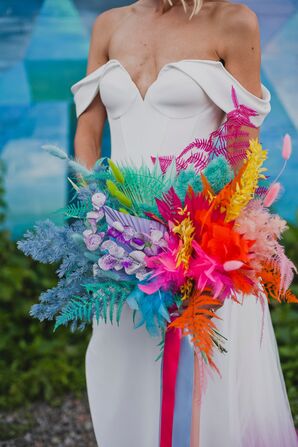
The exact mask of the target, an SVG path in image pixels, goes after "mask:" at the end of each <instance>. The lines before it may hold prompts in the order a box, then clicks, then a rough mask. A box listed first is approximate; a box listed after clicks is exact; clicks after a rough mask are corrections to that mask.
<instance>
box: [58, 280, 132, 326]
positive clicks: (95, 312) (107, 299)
mask: <svg viewBox="0 0 298 447" xmlns="http://www.w3.org/2000/svg"><path fill="white" fill-rule="evenodd" d="M84 287H85V289H86V292H87V295H86V296H84V297H82V296H75V297H73V298H72V299H71V300H70V301H69V302H68V303H67V305H66V306H65V307H64V308H63V309H62V311H61V313H60V314H59V315H58V317H57V318H56V324H55V327H54V331H55V330H56V329H57V328H58V327H59V326H62V325H63V326H65V325H67V324H68V323H70V322H73V321H84V322H88V323H91V322H92V320H93V318H96V320H97V322H99V320H100V319H103V320H104V322H105V323H107V321H108V319H109V320H110V322H111V323H113V322H114V320H116V323H117V324H119V322H120V318H121V313H122V309H123V305H124V303H125V301H126V299H127V296H128V295H129V293H130V292H131V290H132V288H133V285H131V284H127V283H125V282H123V281H121V282H110V283H108V282H107V281H103V282H101V283H92V284H85V285H84Z"/></svg>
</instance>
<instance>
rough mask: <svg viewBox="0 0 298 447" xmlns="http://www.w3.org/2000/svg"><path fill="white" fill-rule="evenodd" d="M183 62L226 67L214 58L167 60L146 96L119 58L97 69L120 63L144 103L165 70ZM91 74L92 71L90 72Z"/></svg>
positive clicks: (110, 60)
mask: <svg viewBox="0 0 298 447" xmlns="http://www.w3.org/2000/svg"><path fill="white" fill-rule="evenodd" d="M183 62H198V63H210V64H220V65H221V66H222V67H223V68H224V65H223V63H222V62H221V61H220V60H213V59H179V60H177V61H172V62H167V63H166V64H164V65H163V66H162V67H161V68H160V70H159V71H158V73H157V76H156V78H155V79H154V81H153V82H151V84H150V85H149V87H148V88H147V90H146V92H145V95H144V96H143V95H142V94H141V91H140V89H139V87H138V86H137V84H136V83H135V81H134V80H133V78H132V76H131V74H130V73H129V71H128V70H127V68H125V67H124V65H123V64H122V63H121V62H120V61H119V59H116V58H112V59H109V60H108V61H107V62H106V63H105V64H103V65H101V66H100V67H98V69H97V70H99V69H101V68H105V67H106V66H108V65H110V64H113V63H114V64H116V65H118V66H119V67H120V68H121V69H122V70H123V71H124V72H125V73H126V75H127V76H128V78H129V80H130V82H131V84H132V85H133V87H134V88H135V90H136V91H137V93H138V96H139V98H140V100H141V101H142V102H143V103H145V102H146V100H147V96H148V94H149V93H150V90H151V89H152V88H153V86H154V85H155V84H156V83H157V82H158V80H159V78H160V76H161V74H162V72H163V71H164V70H166V69H167V68H168V67H170V66H171V65H177V64H180V63H183ZM97 70H95V71H97ZM90 74H91V73H90Z"/></svg>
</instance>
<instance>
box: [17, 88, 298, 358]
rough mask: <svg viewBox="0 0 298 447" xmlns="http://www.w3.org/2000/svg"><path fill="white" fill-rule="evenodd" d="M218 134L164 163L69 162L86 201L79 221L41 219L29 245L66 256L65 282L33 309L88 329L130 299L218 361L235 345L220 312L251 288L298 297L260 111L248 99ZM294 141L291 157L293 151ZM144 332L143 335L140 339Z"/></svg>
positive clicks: (161, 330) (150, 322) (42, 257)
mask: <svg viewBox="0 0 298 447" xmlns="http://www.w3.org/2000/svg"><path fill="white" fill-rule="evenodd" d="M232 98H233V101H234V110H233V111H231V112H230V113H228V114H227V116H226V119H225V121H224V122H223V124H222V125H221V126H220V128H219V129H217V130H216V131H215V132H213V133H212V134H210V136H209V138H208V139H196V140H195V141H193V142H191V144H190V145H189V146H187V147H186V148H185V149H183V151H182V152H181V153H180V154H179V155H178V156H167V157H152V166H151V167H149V166H147V165H145V164H142V165H141V166H140V167H139V166H134V165H132V164H126V163H122V164H120V163H114V162H113V161H112V160H109V159H100V160H98V161H97V162H96V164H95V165H94V168H93V170H92V171H89V170H87V169H86V168H84V166H82V165H80V164H79V163H77V162H75V161H73V160H70V159H68V157H67V155H66V154H65V153H64V152H63V151H62V150H61V149H59V148H57V147H55V146H54V147H53V146H47V147H45V149H47V150H48V151H49V152H50V153H52V154H54V155H56V156H58V157H60V158H62V159H67V160H68V162H69V166H70V168H71V169H72V170H73V171H74V172H75V176H74V177H73V178H70V179H69V180H70V182H71V185H72V187H73V189H74V193H75V194H74V199H75V200H76V203H70V205H69V206H67V207H66V208H65V209H63V210H61V212H63V214H64V216H65V217H66V219H71V223H69V224H66V225H64V226H62V227H61V226H60V227H59V226H56V225H55V224H54V223H53V222H51V221H50V220H47V221H45V222H40V223H38V224H37V225H36V227H35V230H34V231H33V232H31V231H29V232H27V233H26V234H25V236H24V239H23V240H22V241H19V242H18V246H19V248H20V249H21V250H22V251H23V252H24V253H25V254H27V255H31V256H32V257H33V258H34V259H37V260H39V261H41V262H45V263H52V262H60V266H59V268H58V270H57V274H58V277H59V282H58V285H57V286H56V287H55V288H53V289H50V290H48V291H46V292H44V293H42V295H41V297H40V303H39V304H35V305H34V306H33V307H32V309H31V315H32V316H34V317H37V318H39V319H40V320H41V321H42V320H45V319H49V320H53V319H55V329H56V328H58V327H59V326H60V325H67V324H68V323H71V328H72V330H75V329H76V328H79V329H83V328H84V327H85V325H86V324H87V323H90V322H92V321H93V320H94V319H95V320H96V321H97V322H99V321H100V320H103V321H105V322H107V320H108V319H109V320H110V321H111V322H114V321H116V322H117V323H118V324H121V311H122V309H123V306H124V305H125V304H126V305H128V306H129V307H130V308H131V309H132V317H133V318H134V322H135V325H136V327H138V326H141V325H146V328H147V330H148V331H149V333H150V334H151V335H162V336H164V334H165V332H166V330H167V329H168V328H169V327H175V328H178V329H179V330H180V331H181V334H182V335H189V336H190V339H191V341H192V343H193V345H194V347H195V349H196V350H197V351H199V352H201V354H202V355H203V357H204V359H205V360H206V361H207V362H208V363H209V364H211V365H212V366H215V365H214V363H213V360H212V354H213V349H214V348H215V347H217V348H218V349H220V350H222V351H224V350H225V349H224V337H222V335H221V334H219V333H218V331H217V329H216V319H217V318H218V316H217V315H216V309H217V308H218V307H220V306H222V305H223V303H224V302H225V300H227V299H232V300H235V301H238V302H240V301H241V300H242V299H250V297H249V296H250V295H253V296H255V297H257V298H258V299H259V300H260V301H261V302H264V299H276V300H278V301H281V300H284V301H287V302H297V298H296V297H295V296H294V295H293V294H292V293H291V291H290V290H289V286H290V283H291V281H292V279H293V272H294V271H296V268H295V266H294V264H293V263H292V262H291V261H290V260H289V259H288V258H287V256H286V254H285V251H284V248H283V246H282V245H281V244H280V243H279V239H280V237H281V235H282V233H283V231H284V230H285V229H286V228H287V225H286V222H285V221H284V220H283V219H282V218H281V217H280V216H279V215H277V214H272V213H270V211H269V207H270V206H271V205H272V203H273V202H274V201H275V200H276V198H277V196H278V194H279V190H280V184H279V183H278V182H277V179H275V180H274V181H271V182H270V181H269V178H268V176H266V175H265V172H266V168H265V167H264V166H263V164H264V161H265V159H266V155H267V151H266V150H264V149H263V148H262V146H261V144H260V143H259V141H258V140H257V139H250V140H248V137H247V136H248V133H246V132H245V131H244V130H243V128H244V127H245V126H247V127H254V126H253V124H251V122H250V117H251V116H254V115H256V112H255V111H254V110H252V109H250V108H247V107H246V106H244V105H241V104H239V103H238V100H237V97H236V94H235V91H234V90H233V89H232ZM290 153H291V140H290V138H289V136H286V137H285V138H284V145H283V151H282V155H283V158H284V160H285V163H286V160H287V159H288V158H289V157H290ZM136 336H137V334H136Z"/></svg>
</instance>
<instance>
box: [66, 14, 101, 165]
mask: <svg viewBox="0 0 298 447" xmlns="http://www.w3.org/2000/svg"><path fill="white" fill-rule="evenodd" d="M108 22H109V14H108V13H102V14H101V15H99V16H98V17H97V19H96V20H95V23H94V25H93V29H92V34H91V41H90V48H89V55H88V66H87V74H89V73H91V72H92V71H94V70H96V68H98V67H99V66H101V65H103V64H104V63H106V62H107V60H108V42H109V36H110V34H109V27H108ZM105 120H106V110H105V107H104V105H103V103H102V101H101V99H100V96H99V95H97V96H96V97H95V98H94V100H93V101H92V103H91V104H90V105H89V107H88V108H87V109H86V110H85V111H84V112H83V113H82V114H81V115H80V116H79V118H78V121H77V128H76V133H75V138H74V150H75V158H76V160H78V161H80V162H81V163H82V164H84V165H85V166H86V167H87V168H92V167H93V165H94V163H95V161H96V160H97V159H98V158H99V157H100V155H101V141H102V133H103V127H104V123H105Z"/></svg>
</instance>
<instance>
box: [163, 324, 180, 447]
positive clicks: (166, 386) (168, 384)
mask: <svg viewBox="0 0 298 447" xmlns="http://www.w3.org/2000/svg"><path fill="white" fill-rule="evenodd" d="M180 339H181V331H180V329H176V328H173V327H171V328H170V329H167V331H166V334H165V345H164V354H163V367H162V403H161V425H160V447H172V434H173V421H174V408H175V387H176V378H177V372H178V363H179V354H180Z"/></svg>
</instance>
